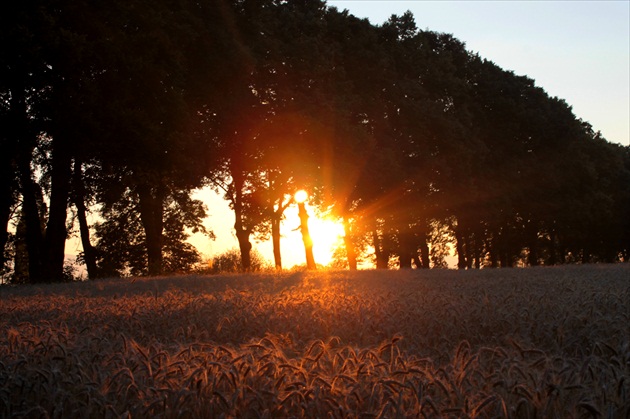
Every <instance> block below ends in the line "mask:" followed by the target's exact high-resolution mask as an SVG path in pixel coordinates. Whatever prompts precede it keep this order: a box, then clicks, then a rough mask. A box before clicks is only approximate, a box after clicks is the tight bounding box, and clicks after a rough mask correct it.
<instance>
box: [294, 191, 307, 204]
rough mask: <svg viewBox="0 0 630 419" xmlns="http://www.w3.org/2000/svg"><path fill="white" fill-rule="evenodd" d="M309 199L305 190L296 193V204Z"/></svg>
mask: <svg viewBox="0 0 630 419" xmlns="http://www.w3.org/2000/svg"><path fill="white" fill-rule="evenodd" d="M307 199H308V193H306V191H305V190H299V191H297V192H296V193H295V202H297V203H299V204H301V203H302V202H306V200H307Z"/></svg>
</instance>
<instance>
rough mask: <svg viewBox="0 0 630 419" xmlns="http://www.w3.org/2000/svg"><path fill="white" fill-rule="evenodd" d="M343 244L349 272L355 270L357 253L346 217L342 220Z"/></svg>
mask: <svg viewBox="0 0 630 419" xmlns="http://www.w3.org/2000/svg"><path fill="white" fill-rule="evenodd" d="M343 230H344V236H343V244H344V246H345V247H346V257H347V258H348V269H350V270H351V271H356V270H357V251H356V248H355V247H354V242H353V241H352V231H351V228H350V222H349V221H348V219H347V218H346V217H344V219H343Z"/></svg>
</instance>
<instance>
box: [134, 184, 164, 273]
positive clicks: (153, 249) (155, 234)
mask: <svg viewBox="0 0 630 419" xmlns="http://www.w3.org/2000/svg"><path fill="white" fill-rule="evenodd" d="M157 182H158V185H157V186H149V185H147V184H146V183H145V184H141V185H140V186H139V187H138V196H139V198H140V220H141V221H142V226H143V227H144V232H145V235H146V246H147V266H148V274H149V276H157V275H162V268H163V266H162V265H163V264H162V260H163V258H162V241H163V240H162V232H163V229H164V195H165V190H164V189H165V188H164V185H163V184H162V181H161V180H160V181H157Z"/></svg>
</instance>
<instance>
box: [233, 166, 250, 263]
mask: <svg viewBox="0 0 630 419" xmlns="http://www.w3.org/2000/svg"><path fill="white" fill-rule="evenodd" d="M232 179H233V180H232V186H233V187H234V197H233V200H232V204H233V206H234V230H236V239H237V240H238V247H239V249H240V251H241V270H242V271H243V272H249V271H250V270H251V269H252V259H251V251H252V243H251V242H250V241H249V236H250V235H251V232H252V231H251V229H250V228H248V227H246V226H245V225H244V223H243V217H244V214H243V179H242V177H241V176H239V175H238V174H234V173H232Z"/></svg>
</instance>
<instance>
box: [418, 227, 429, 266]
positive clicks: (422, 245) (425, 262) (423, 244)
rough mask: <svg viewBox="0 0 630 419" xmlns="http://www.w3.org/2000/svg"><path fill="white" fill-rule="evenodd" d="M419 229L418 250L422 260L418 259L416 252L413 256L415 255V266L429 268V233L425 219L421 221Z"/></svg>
mask: <svg viewBox="0 0 630 419" xmlns="http://www.w3.org/2000/svg"><path fill="white" fill-rule="evenodd" d="M421 227H422V228H421V231H420V236H419V237H420V239H419V246H418V247H419V250H420V257H421V258H422V260H421V261H420V260H419V259H420V258H418V254H417V252H416V254H415V257H416V266H417V268H418V269H420V268H423V269H429V268H430V267H431V257H430V255H429V243H428V242H429V235H428V233H427V230H428V227H427V223H426V220H424V221H423V222H422V226H421Z"/></svg>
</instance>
